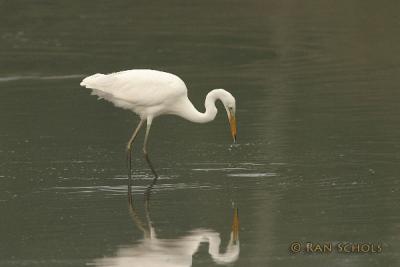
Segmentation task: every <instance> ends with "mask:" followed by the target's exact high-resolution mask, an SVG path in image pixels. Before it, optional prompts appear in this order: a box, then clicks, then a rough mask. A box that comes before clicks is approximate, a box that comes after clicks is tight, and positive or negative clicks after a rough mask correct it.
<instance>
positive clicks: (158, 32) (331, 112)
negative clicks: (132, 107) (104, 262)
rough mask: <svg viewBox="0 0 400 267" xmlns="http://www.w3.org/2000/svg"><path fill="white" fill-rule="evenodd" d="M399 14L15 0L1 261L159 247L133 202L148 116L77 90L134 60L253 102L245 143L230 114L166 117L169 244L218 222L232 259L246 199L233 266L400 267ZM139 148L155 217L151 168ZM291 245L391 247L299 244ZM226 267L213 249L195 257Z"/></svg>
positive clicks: (160, 210)
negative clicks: (133, 213) (347, 249)
mask: <svg viewBox="0 0 400 267" xmlns="http://www.w3.org/2000/svg"><path fill="white" fill-rule="evenodd" d="M399 8H400V4H399V3H397V2H395V1H391V3H390V4H389V3H385V4H383V3H378V2H377V1H335V2H330V3H328V2H319V3H318V2H316V1H104V0H102V1H76V0H72V1H22V0H14V1H0V125H1V131H0V136H1V139H0V140H1V142H0V166H1V169H0V213H1V217H0V266H84V265H86V264H88V263H89V264H90V263H92V264H94V263H98V261H96V260H95V259H98V258H102V257H116V255H118V251H121V249H123V248H127V249H130V250H131V251H135V249H137V247H138V246H140V244H142V243H143V234H142V232H141V231H140V230H139V229H138V228H137V227H135V225H134V223H133V222H132V220H131V219H130V217H129V214H128V209H127V201H126V169H125V145H126V142H127V140H128V138H129V136H130V134H131V131H132V129H133V128H134V126H135V125H136V123H137V119H136V116H135V115H134V114H132V113H130V112H128V111H124V110H121V109H117V108H115V107H113V106H112V105H111V104H109V103H106V102H104V101H97V100H96V98H94V97H91V96H90V95H89V92H88V91H87V90H86V89H83V88H81V87H80V86H79V82H80V80H81V78H82V77H84V76H85V75H89V74H93V73H96V72H102V73H107V72H113V71H118V70H123V69H131V68H153V69H159V70H163V71H168V72H172V73H175V74H178V75H179V76H180V77H182V79H183V80H185V82H186V83H187V85H188V88H189V97H190V98H191V100H192V101H193V102H194V104H195V105H196V106H197V107H199V109H201V110H202V104H203V102H204V97H205V95H206V93H207V92H208V91H209V90H211V89H213V88H225V89H227V90H229V91H230V92H232V94H233V95H234V96H235V97H236V99H237V104H238V110H237V117H238V127H239V133H238V135H239V136H238V137H239V144H240V145H239V146H238V147H234V148H230V142H231V141H230V134H229V130H228V127H227V119H226V118H225V117H226V115H224V114H223V113H224V112H220V113H222V114H219V115H218V116H217V119H216V120H215V121H214V122H212V123H209V124H206V125H196V124H192V123H189V122H186V121H184V120H182V119H180V118H177V117H172V116H171V117H160V118H157V119H156V120H155V121H154V124H153V128H152V132H151V140H150V153H151V155H152V159H153V162H154V165H155V166H156V168H157V170H158V172H159V173H160V174H161V178H160V180H159V181H158V184H157V185H156V186H155V187H154V190H153V195H152V199H151V203H150V208H151V219H152V222H153V225H154V228H155V231H156V232H157V236H158V237H159V238H161V239H166V240H172V239H179V238H180V237H184V236H188V235H189V234H190V233H191V232H190V231H192V230H194V229H199V228H203V229H204V228H205V229H211V230H212V231H214V232H216V233H220V234H221V239H222V244H221V250H222V251H223V248H224V247H226V244H227V242H228V239H229V232H230V227H231V220H232V202H234V203H235V205H236V206H237V207H239V215H240V223H241V226H240V256H239V259H238V260H237V261H236V262H235V263H234V265H235V266H294V265H296V266H363V267H364V266H398V265H399V262H400V254H399V249H400V234H399V233H400V231H399V230H400V207H399V201H400V197H399V196H400V194H399V191H400V183H399V179H398V174H399V164H398V163H399V160H400V153H399V150H400V109H399V100H400V91H399V84H400V46H399V45H398V44H399V41H400V15H399V12H398V10H399ZM219 108H220V110H221V108H222V107H221V106H220V107H219ZM138 142H139V143H138V144H137V146H136V147H137V148H139V147H140V145H141V142H142V139H139V140H138ZM139 151H140V149H137V150H136V152H135V154H134V162H133V164H134V177H135V187H134V192H135V199H136V202H135V203H137V205H138V209H139V210H140V212H141V213H142V214H143V207H142V206H143V197H142V194H143V192H144V189H145V188H146V186H147V185H148V184H149V183H150V182H151V172H150V171H149V170H148V168H147V165H146V163H145V161H144V160H143V158H142V156H141V155H140V152H139ZM293 241H300V242H303V243H304V242H307V241H311V242H315V243H316V242H321V243H322V242H356V243H358V242H366V243H368V242H369V243H374V244H381V245H382V247H383V251H382V252H381V253H380V254H373V253H366V254H351V255H349V254H340V253H336V252H333V253H331V254H327V255H317V254H312V255H308V254H303V253H300V254H292V253H290V252H289V249H288V248H289V245H290V243H291V242H293ZM166 242H167V241H166ZM167 246H168V242H167ZM213 265H216V264H215V263H214V262H213V261H212V259H211V257H210V255H209V254H208V245H207V244H204V245H201V246H200V249H199V252H198V253H197V254H195V255H194V256H193V266H213ZM119 266H124V265H122V264H120V265H119ZM131 266H134V265H131ZM177 266H178V265H177ZM179 266H184V265H179Z"/></svg>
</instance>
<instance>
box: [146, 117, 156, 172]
mask: <svg viewBox="0 0 400 267" xmlns="http://www.w3.org/2000/svg"><path fill="white" fill-rule="evenodd" d="M152 121H153V118H147V128H146V135H145V137H144V145H143V153H144V157H145V159H146V161H147V164H148V165H149V167H150V169H151V171H152V172H153V174H154V176H155V177H156V178H158V174H157V172H156V170H155V169H154V167H153V164H152V163H151V161H150V158H149V154H148V153H147V142H148V137H149V132H150V127H151V123H152Z"/></svg>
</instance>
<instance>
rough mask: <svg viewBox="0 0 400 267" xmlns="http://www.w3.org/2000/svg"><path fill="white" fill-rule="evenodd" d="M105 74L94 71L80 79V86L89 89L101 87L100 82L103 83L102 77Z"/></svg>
mask: <svg viewBox="0 0 400 267" xmlns="http://www.w3.org/2000/svg"><path fill="white" fill-rule="evenodd" d="M105 76H106V75H104V74H101V73H96V74H94V75H91V76H88V77H86V78H85V79H83V80H82V82H81V86H84V87H86V88H91V89H101V88H100V87H101V84H103V83H104V77H105Z"/></svg>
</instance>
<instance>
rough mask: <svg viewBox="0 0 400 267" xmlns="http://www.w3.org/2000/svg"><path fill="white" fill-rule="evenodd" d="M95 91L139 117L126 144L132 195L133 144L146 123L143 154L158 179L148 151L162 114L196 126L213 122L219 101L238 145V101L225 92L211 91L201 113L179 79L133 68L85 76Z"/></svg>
mask: <svg viewBox="0 0 400 267" xmlns="http://www.w3.org/2000/svg"><path fill="white" fill-rule="evenodd" d="M80 85H81V86H84V87H86V88H90V89H92V90H93V91H92V94H93V95H97V96H98V97H99V99H105V100H108V101H110V102H112V103H113V104H114V105H115V106H117V107H120V108H124V109H128V110H131V111H133V112H135V113H136V114H137V115H139V117H140V122H139V124H138V126H137V127H136V129H135V130H134V131H133V134H132V137H131V138H130V139H129V142H128V145H127V160H128V164H129V185H128V190H129V192H128V193H129V194H130V192H131V189H130V188H131V169H132V167H131V155H132V154H131V152H132V144H133V142H134V141H135V139H136V136H137V134H138V133H139V131H140V129H141V128H142V126H143V124H144V122H145V121H146V122H147V128H146V134H145V138H144V145H143V153H144V155H145V159H146V161H147V163H148V165H149V167H150V169H151V170H152V172H153V174H154V176H155V177H158V175H157V173H156V171H155V169H154V168H153V165H152V163H151V161H150V159H149V156H148V152H147V142H148V136H149V131H150V127H151V123H152V121H153V119H154V118H155V117H157V116H159V115H163V114H173V115H178V116H180V117H182V118H184V119H187V120H189V121H192V122H197V123H206V122H209V121H212V120H213V119H214V118H215V116H216V115H217V108H216V107H215V102H216V101H217V100H220V101H221V102H222V103H223V105H224V107H225V109H226V112H227V114H228V119H229V123H230V129H231V133H232V137H233V141H234V142H236V118H235V111H236V102H235V98H234V97H233V96H232V95H231V94H230V93H229V92H227V91H225V90H223V89H214V90H212V91H210V92H209V93H208V94H207V96H206V100H205V104H204V105H205V108H206V111H205V112H204V113H201V112H199V111H198V110H197V109H196V108H195V107H194V106H193V104H192V102H190V100H189V98H188V96H187V88H186V85H185V83H184V82H183V81H182V79H180V78H179V77H178V76H176V75H174V74H171V73H167V72H162V71H156V70H149V69H134V70H126V71H121V72H116V73H110V74H100V73H97V74H94V75H91V76H88V77H86V78H85V79H83V81H82V82H81V84H80Z"/></svg>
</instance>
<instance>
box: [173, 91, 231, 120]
mask: <svg viewBox="0 0 400 267" xmlns="http://www.w3.org/2000/svg"><path fill="white" fill-rule="evenodd" d="M224 92H226V91H225V90H222V89H214V90H212V91H210V92H209V93H208V94H207V96H206V100H205V102H204V106H205V108H206V111H205V112H204V113H202V112H200V111H198V110H197V109H196V108H195V107H194V106H193V104H192V102H190V100H189V99H188V98H186V99H185V100H184V101H183V103H181V104H180V106H179V108H178V111H177V112H176V114H177V115H179V116H181V117H183V118H185V119H187V120H189V121H192V122H197V123H206V122H210V121H212V120H214V119H215V116H216V115H217V112H218V110H217V107H216V106H215V102H216V101H217V100H218V99H221V97H222V96H221V95H222V94H224Z"/></svg>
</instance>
